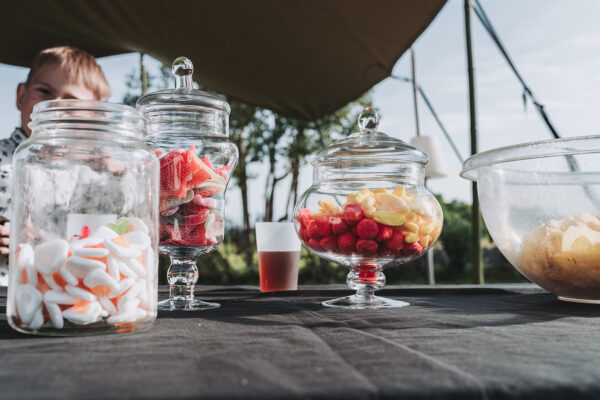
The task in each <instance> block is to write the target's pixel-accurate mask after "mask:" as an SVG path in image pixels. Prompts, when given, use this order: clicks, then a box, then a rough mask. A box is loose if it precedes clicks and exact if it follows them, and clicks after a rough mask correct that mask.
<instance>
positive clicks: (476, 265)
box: [465, 0, 484, 283]
mask: <svg viewBox="0 0 600 400" xmlns="http://www.w3.org/2000/svg"><path fill="white" fill-rule="evenodd" d="M465 39H466V40H465V41H466V46H467V72H468V75H469V117H470V120H471V154H475V153H477V119H476V114H475V73H474V70H473V51H472V47H471V0H465ZM471 196H472V199H473V205H472V206H471V224H472V225H471V248H472V253H471V264H472V265H473V282H474V283H483V282H484V280H483V265H482V264H483V263H482V260H481V242H480V227H479V198H478V197H477V183H476V182H473V183H472V184H471Z"/></svg>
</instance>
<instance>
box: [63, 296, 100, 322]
mask: <svg viewBox="0 0 600 400" xmlns="http://www.w3.org/2000/svg"><path fill="white" fill-rule="evenodd" d="M102 311H103V310H102V307H101V306H100V303H98V302H97V301H93V302H91V303H90V304H89V306H88V309H87V311H86V312H78V311H75V310H74V309H73V307H71V308H68V309H66V310H65V311H63V317H64V318H65V319H67V320H69V321H71V322H72V323H74V324H76V325H87V324H91V323H94V322H98V321H100V320H101V319H102Z"/></svg>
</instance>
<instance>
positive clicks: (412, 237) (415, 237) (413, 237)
mask: <svg viewBox="0 0 600 400" xmlns="http://www.w3.org/2000/svg"><path fill="white" fill-rule="evenodd" d="M419 239H421V238H420V237H419V234H418V233H410V234H408V235H406V237H405V238H404V241H405V242H406V243H415V242H418V241H419Z"/></svg>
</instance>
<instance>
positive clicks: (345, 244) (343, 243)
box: [337, 232, 356, 253]
mask: <svg viewBox="0 0 600 400" xmlns="http://www.w3.org/2000/svg"><path fill="white" fill-rule="evenodd" d="M355 245H356V236H354V235H353V234H352V233H350V232H346V233H342V234H341V235H340V236H338V238H337V246H338V248H339V249H340V250H341V251H342V252H344V253H351V252H353V251H354V246H355Z"/></svg>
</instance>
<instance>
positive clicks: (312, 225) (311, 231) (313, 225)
mask: <svg viewBox="0 0 600 400" xmlns="http://www.w3.org/2000/svg"><path fill="white" fill-rule="evenodd" d="M306 229H307V230H308V235H309V236H310V237H311V238H314V239H321V234H320V233H319V229H318V228H317V221H310V222H309V223H308V227H307V228H306Z"/></svg>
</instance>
